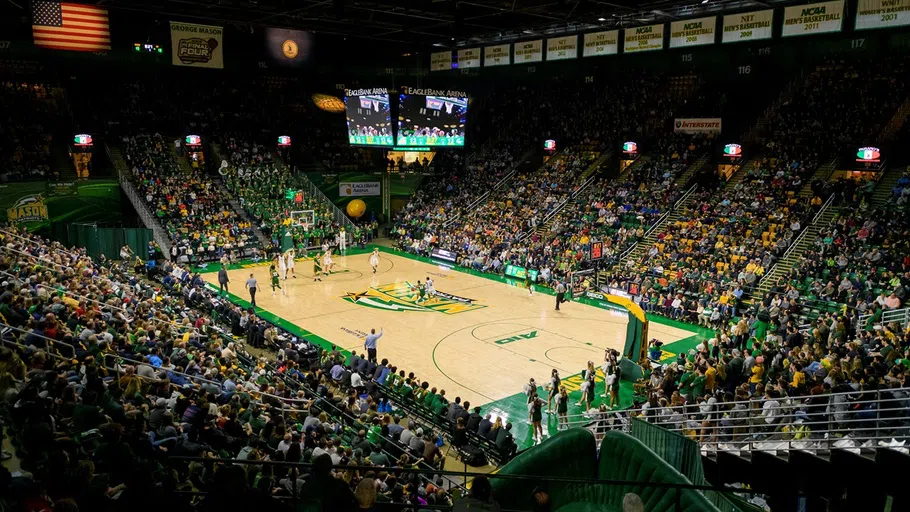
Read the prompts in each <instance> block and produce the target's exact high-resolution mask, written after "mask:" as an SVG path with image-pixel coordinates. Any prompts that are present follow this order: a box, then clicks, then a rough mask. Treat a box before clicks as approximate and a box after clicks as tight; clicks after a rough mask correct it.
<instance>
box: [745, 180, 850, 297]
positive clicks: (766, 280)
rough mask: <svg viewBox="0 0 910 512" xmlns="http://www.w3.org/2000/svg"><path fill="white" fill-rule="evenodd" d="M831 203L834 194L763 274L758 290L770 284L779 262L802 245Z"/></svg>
mask: <svg viewBox="0 0 910 512" xmlns="http://www.w3.org/2000/svg"><path fill="white" fill-rule="evenodd" d="M833 202H834V194H831V195H830V196H828V200H827V201H825V204H823V205H822V207H821V208H819V209H818V213H816V214H815V217H812V222H810V223H809V225H807V226H806V227H804V228H803V229H802V231H800V232H799V235H797V237H796V239H794V240H793V242H792V243H791V244H790V247H787V250H786V252H784V255H783V256H782V257H781V258H780V259H779V260H777V261H776V262H775V263H774V265H771V268H769V269H768V271H767V272H766V273H765V276H764V277H762V278H761V280H760V281H759V282H758V286H757V288H758V289H761V287H762V286H764V285H765V283H770V282H772V280H773V279H774V278H775V276H774V271H775V270H776V269H777V267H778V265H780V262H781V261H783V260H785V259H787V257H789V256H790V254H791V253H792V252H793V251H795V250H796V248H797V247H799V244H800V243H802V241H803V239H804V238H805V237H806V234H807V233H808V232H809V227H810V226H814V225H815V224H817V223H818V220H819V219H821V217H822V215H824V213H825V212H826V211H827V210H828V208H830V207H831V203H833Z"/></svg>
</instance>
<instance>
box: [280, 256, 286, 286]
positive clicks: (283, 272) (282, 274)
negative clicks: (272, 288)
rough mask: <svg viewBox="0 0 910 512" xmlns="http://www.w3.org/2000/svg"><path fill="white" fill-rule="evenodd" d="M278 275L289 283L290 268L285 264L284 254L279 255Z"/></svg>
mask: <svg viewBox="0 0 910 512" xmlns="http://www.w3.org/2000/svg"><path fill="white" fill-rule="evenodd" d="M278 275H279V276H280V277H281V279H283V280H285V281H287V279H288V267H287V265H285V263H284V254H279V255H278Z"/></svg>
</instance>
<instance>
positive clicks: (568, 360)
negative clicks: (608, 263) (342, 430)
mask: <svg viewBox="0 0 910 512" xmlns="http://www.w3.org/2000/svg"><path fill="white" fill-rule="evenodd" d="M351 252H354V251H351ZM356 252H358V254H349V255H348V256H339V255H336V256H335V257H334V259H335V269H334V271H333V273H332V274H331V275H328V276H324V277H322V281H321V282H319V281H317V282H314V281H313V262H312V260H304V259H302V258H298V260H297V264H296V272H297V278H296V279H293V278H290V276H289V278H288V279H287V280H286V281H281V286H282V288H283V289H284V291H285V294H282V293H281V291H278V292H277V294H276V295H275V296H274V297H273V296H272V292H271V287H270V286H269V283H270V281H271V280H270V278H269V275H268V269H269V263H267V262H262V263H257V264H250V265H244V266H242V268H235V269H233V270H229V272H228V275H229V277H230V279H231V283H230V285H229V286H230V291H231V292H232V293H233V294H235V295H237V296H238V297H240V298H241V299H244V300H249V293H248V292H247V290H245V289H244V288H243V285H244V283H245V282H246V280H247V279H248V278H249V274H250V273H252V274H253V275H254V276H255V277H256V280H257V281H258V283H259V287H260V291H259V293H257V296H256V303H257V306H258V307H259V308H261V309H263V310H265V311H266V312H268V313H271V314H272V315H274V316H276V317H278V318H280V319H281V320H283V321H284V322H286V323H289V324H293V325H295V326H297V327H299V328H300V329H301V330H305V331H308V332H310V333H312V334H314V335H315V336H317V337H319V338H323V339H324V340H326V341H329V342H331V343H334V344H336V345H337V346H339V347H341V348H344V349H346V350H350V351H354V352H357V353H364V352H365V351H364V349H363V343H364V337H365V336H366V335H367V334H368V333H369V331H370V329H376V331H377V332H379V330H380V329H382V330H383V332H384V335H383V337H382V338H381V339H380V340H379V342H378V350H377V352H378V357H379V359H380V360H381V359H388V360H389V362H390V363H391V364H392V365H394V366H397V367H398V369H399V370H405V372H406V373H410V372H413V373H414V374H415V376H416V377H417V379H418V380H419V381H420V382H423V381H426V382H429V384H430V386H431V387H436V388H439V389H445V390H446V396H447V397H449V398H450V399H454V397H456V396H460V397H461V398H462V399H463V400H468V401H470V402H471V404H472V405H484V404H488V403H491V402H495V401H497V400H501V399H503V398H506V397H509V396H511V395H515V394H516V393H520V392H521V390H522V386H523V385H524V384H525V383H527V382H528V379H529V378H531V377H533V378H534V379H535V380H536V381H537V382H538V383H539V384H540V385H543V384H544V383H547V382H549V378H550V371H551V370H552V369H553V368H556V369H558V370H559V373H560V375H562V376H563V378H566V377H568V376H571V375H575V374H578V373H580V372H581V371H582V370H583V369H584V368H585V365H586V364H587V362H588V361H594V363H595V365H597V366H600V364H601V362H602V361H603V356H604V349H606V348H613V349H616V350H619V351H620V352H621V351H622V349H623V345H624V343H625V336H626V324H627V322H628V320H627V315H626V313H624V312H620V311H615V310H610V309H604V308H600V307H596V306H593V305H588V304H583V303H580V302H569V303H563V304H562V305H561V306H560V309H561V311H555V298H554V296H553V295H550V294H545V293H539V292H535V293H534V294H533V295H530V296H529V294H528V290H527V289H526V288H524V286H523V284H521V283H518V282H517V281H516V282H513V280H511V279H505V278H501V277H497V276H486V275H478V274H477V273H474V272H471V271H467V270H465V269H460V268H453V267H451V266H449V265H442V264H435V263H432V262H430V261H428V260H425V259H423V258H417V257H414V256H411V255H408V254H403V253H398V252H391V251H389V250H386V249H383V252H382V253H381V255H380V256H381V262H380V265H379V268H378V271H377V273H376V274H373V273H372V270H371V269H370V265H369V261H368V260H369V251H356ZM212 268H213V267H210V270H212ZM427 277H430V278H431V279H432V280H433V281H434V286H435V289H436V291H437V292H438V294H437V295H436V296H435V297H433V298H429V299H427V300H426V301H423V302H419V301H418V298H419V297H418V295H417V293H416V292H415V291H413V290H412V286H413V285H416V284H417V281H418V280H420V281H425V280H426V278H427ZM203 278H204V279H206V280H207V281H208V282H209V283H211V284H212V285H214V287H215V288H217V279H218V278H217V272H208V273H206V274H203ZM692 334H693V332H692V331H690V330H686V329H682V328H679V327H675V326H671V325H663V324H658V323H653V322H652V323H651V325H650V328H649V332H648V337H649V338H657V339H659V340H661V341H663V342H664V343H665V344H670V343H673V342H676V341H679V340H682V339H685V338H689V337H691V336H692Z"/></svg>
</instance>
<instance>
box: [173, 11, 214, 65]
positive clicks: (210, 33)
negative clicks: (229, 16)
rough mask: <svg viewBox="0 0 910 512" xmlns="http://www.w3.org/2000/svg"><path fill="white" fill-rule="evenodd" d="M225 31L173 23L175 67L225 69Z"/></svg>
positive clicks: (205, 26)
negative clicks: (223, 37) (223, 44)
mask: <svg viewBox="0 0 910 512" xmlns="http://www.w3.org/2000/svg"><path fill="white" fill-rule="evenodd" d="M223 33H224V29H222V28H221V27H212V26H209V25H196V24H193V23H180V22H177V21H172V22H171V52H172V55H171V63H172V64H173V65H175V66H191V67H194V68H215V69H224V49H223V48H222V41H221V38H222V36H223Z"/></svg>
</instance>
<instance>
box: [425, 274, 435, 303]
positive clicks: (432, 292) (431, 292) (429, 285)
mask: <svg viewBox="0 0 910 512" xmlns="http://www.w3.org/2000/svg"><path fill="white" fill-rule="evenodd" d="M427 296H428V297H430V298H433V297H435V296H436V285H434V284H433V280H432V279H430V276H427Z"/></svg>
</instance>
